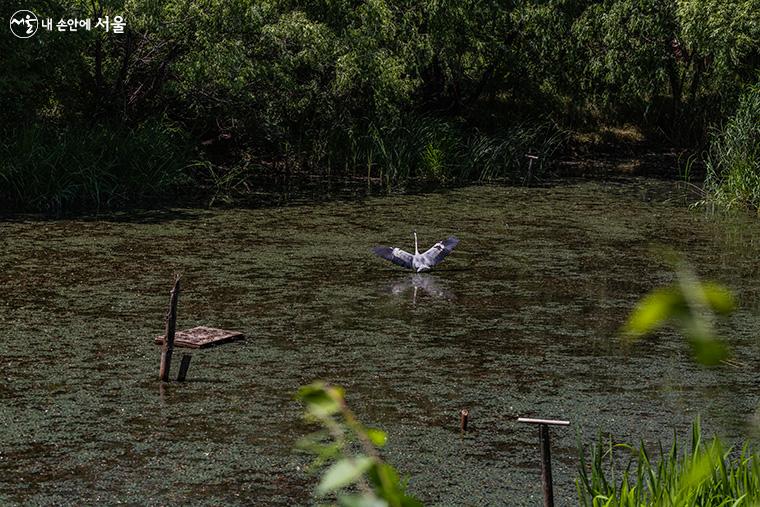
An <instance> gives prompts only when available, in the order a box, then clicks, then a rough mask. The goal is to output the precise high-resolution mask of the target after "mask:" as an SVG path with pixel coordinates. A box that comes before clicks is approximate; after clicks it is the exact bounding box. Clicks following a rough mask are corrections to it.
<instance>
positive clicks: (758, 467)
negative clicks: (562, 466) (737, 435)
mask: <svg viewBox="0 0 760 507" xmlns="http://www.w3.org/2000/svg"><path fill="white" fill-rule="evenodd" d="M621 454H622V455H623V456H622V457H621ZM587 456H588V458H587ZM657 456H658V458H653V457H652V455H650V453H649V451H647V449H646V447H645V446H644V445H643V444H641V445H640V446H639V448H638V449H635V448H634V447H632V446H630V445H627V444H613V443H612V442H611V441H608V442H604V441H603V440H602V439H601V438H599V439H598V440H597V443H596V444H594V445H593V446H592V447H591V449H590V450H587V449H586V448H585V447H583V446H581V449H580V469H579V476H578V478H577V479H576V486H577V490H578V499H579V503H580V505H582V506H584V507H618V506H621V507H622V506H637V507H638V506H658V507H669V506H672V507H692V506H693V507H719V506H721V507H722V506H731V507H740V506H755V505H760V456H758V454H757V453H756V452H754V451H752V450H751V448H750V446H749V444H748V443H745V444H744V446H743V447H742V448H741V449H740V450H738V451H737V450H734V449H730V448H728V449H727V448H725V447H724V446H723V444H722V443H721V442H720V440H718V439H715V438H714V439H712V440H710V441H704V440H703V436H702V429H701V426H700V423H699V420H697V421H695V422H694V423H693V425H692V435H691V444H690V446H689V447H687V448H682V446H681V444H680V443H679V442H678V440H677V439H676V438H674V440H673V444H672V445H671V447H670V448H669V450H668V451H665V450H664V449H663V447H662V444H661V443H660V444H658V446H657Z"/></svg>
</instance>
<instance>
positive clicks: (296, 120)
mask: <svg viewBox="0 0 760 507" xmlns="http://www.w3.org/2000/svg"><path fill="white" fill-rule="evenodd" d="M47 5H48V9H49V10H50V12H46V13H44V15H46V16H52V17H56V16H59V15H60V16H65V15H72V14H74V13H72V12H69V7H68V6H67V4H66V2H60V1H53V2H49V3H48V4H47ZM759 9H760V5H758V0H732V1H730V2H722V1H721V2H718V1H716V0H699V1H696V2H680V1H667V2H661V1H655V0H643V1H639V0H636V1H634V0H605V1H603V2H592V1H586V2H565V1H561V2H555V3H553V4H552V5H546V4H545V3H544V2H532V1H525V2H516V3H514V4H511V5H510V6H508V7H505V6H503V5H501V4H499V3H488V2H486V3H484V2H464V3H462V2H435V3H425V2H418V3H407V2H398V1H391V0H373V1H370V2H365V3H361V4H356V5H354V4H352V3H348V2H338V3H324V2H319V1H316V2H311V1H296V2H292V1H284V0H268V1H265V2H250V1H249V0H235V1H232V2H209V3H207V4H205V3H204V4H203V5H200V4H197V3H194V2H185V1H182V0H168V1H166V2H159V3H156V2H148V1H143V0H138V1H135V2H128V3H121V2H115V3H108V4H106V3H105V2H101V1H99V0H98V1H95V2H94V3H92V4H91V5H90V4H88V5H87V6H81V7H79V8H78V11H77V13H76V14H78V15H80V17H87V16H90V17H92V16H96V15H97V14H111V15H116V14H118V15H121V16H123V17H124V18H125V19H127V20H128V22H127V27H126V29H125V32H124V33H122V34H116V33H110V32H102V31H80V32H77V33H58V32H55V31H53V32H50V33H45V32H41V33H40V34H38V36H36V37H34V38H31V39H24V40H22V39H12V38H5V39H3V40H2V41H0V49H2V50H3V51H2V54H4V55H7V56H6V57H5V68H6V70H7V76H9V77H8V78H7V79H3V80H0V106H2V107H0V125H2V127H0V131H1V133H2V137H1V138H0V139H1V140H0V208H2V209H3V210H4V211H10V212H14V211H15V212H42V213H48V214H52V215H60V214H69V213H79V212H92V211H95V212H98V211H104V210H113V209H124V208H130V207H133V206H154V205H156V204H157V203H165V202H167V201H169V202H176V201H177V200H178V199H179V200H180V201H183V200H185V199H187V197H190V198H191V199H192V200H193V201H194V202H202V203H204V205H214V204H219V203H224V202H230V201H235V200H236V199H239V198H241V197H242V198H244V199H249V200H250V199H253V198H254V197H253V195H254V193H255V192H254V187H256V185H257V184H258V183H257V182H258V181H261V180H264V181H266V182H267V184H268V185H272V186H273V188H277V187H278V186H281V185H291V184H293V182H294V181H295V182H297V180H298V179H299V178H301V179H304V180H315V179H322V180H329V181H339V180H340V179H344V180H346V181H359V180H364V181H369V182H370V185H372V184H376V186H377V188H378V189H383V190H385V191H388V190H392V191H403V190H405V189H408V188H410V187H414V186H427V187H445V186H452V185H458V184H463V183H472V182H483V181H486V182H487V181H505V182H509V183H512V184H530V183H533V182H535V181H536V178H538V177H541V176H542V175H543V174H546V173H547V171H549V170H551V169H553V168H556V162H557V161H558V160H559V159H561V158H563V157H567V156H568V153H569V152H570V151H571V148H572V146H570V145H571V144H572V143H571V142H570V138H571V137H574V138H576V140H577V139H580V138H583V137H584V136H585V137H586V138H588V139H594V138H601V139H604V138H605V136H608V135H609V134H610V133H611V132H615V131H616V130H621V129H620V128H619V127H620V126H622V125H627V126H628V127H626V128H627V129H628V130H630V131H632V132H635V136H634V137H636V138H638V139H639V140H638V141H637V142H639V143H647V144H648V145H650V146H654V147H657V149H659V150H661V151H671V152H672V151H676V152H679V153H685V154H687V156H684V157H683V161H682V162H680V165H682V166H683V167H675V168H672V169H670V172H669V175H670V176H672V177H678V175H679V173H685V174H687V175H689V176H692V177H693V176H694V171H692V170H691V169H692V167H694V166H695V165H704V166H705V167H706V178H705V179H704V181H702V180H701V179H700V180H694V181H691V183H693V184H695V185H697V186H698V187H700V188H702V189H703V191H704V194H705V201H708V202H710V203H717V204H718V205H720V206H723V207H726V208H748V209H752V210H757V209H758V207H759V206H760V197H758V196H760V176H758V175H759V174H760V169H758V165H759V164H760V155H758V151H757V145H758V142H757V135H758V134H757V124H758V123H759V122H758V121H757V119H758V114H760V106H759V105H758V103H759V101H758V99H757V97H758V93H759V92H758V85H757V82H758V79H760V74H759V73H758V69H760V43H759V42H758V41H760V27H759V26H758V24H757V23H756V16H755V15H754V14H756V13H757V12H758V10H759ZM80 11H81V12H80ZM96 17H97V16H96ZM559 41H561V43H560V42H559ZM576 144H577V143H576ZM593 144H594V143H593V142H592V143H591V146H593ZM590 153H591V159H593V150H592V151H591V152H590ZM526 155H534V156H537V157H538V158H537V159H530V158H528V157H526ZM697 162H698V164H697Z"/></svg>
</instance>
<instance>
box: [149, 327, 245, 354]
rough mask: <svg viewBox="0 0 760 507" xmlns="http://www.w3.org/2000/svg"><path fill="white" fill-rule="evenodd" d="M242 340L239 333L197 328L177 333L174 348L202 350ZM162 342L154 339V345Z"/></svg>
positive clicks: (241, 334)
mask: <svg viewBox="0 0 760 507" xmlns="http://www.w3.org/2000/svg"><path fill="white" fill-rule="evenodd" d="M243 338H245V335H244V334H243V333H241V332H239V331H228V330H226V329H217V328H213V327H206V326H198V327H194V328H192V329H186V330H184V331H177V332H176V334H175V336H174V346H175V347H187V348H191V349H203V348H206V347H212V346H214V345H221V344H222V343H228V342H231V341H235V340H241V339H243ZM163 341H164V337H163V336H157V337H156V343H163Z"/></svg>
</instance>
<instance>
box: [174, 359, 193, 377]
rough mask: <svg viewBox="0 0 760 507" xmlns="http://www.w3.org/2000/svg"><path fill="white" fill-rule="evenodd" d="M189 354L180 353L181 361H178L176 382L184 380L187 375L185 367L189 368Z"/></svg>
mask: <svg viewBox="0 0 760 507" xmlns="http://www.w3.org/2000/svg"><path fill="white" fill-rule="evenodd" d="M192 358H193V356H192V355H191V354H182V362H180V363H179V373H177V382H184V381H185V377H187V369H188V368H190V360H191V359H192Z"/></svg>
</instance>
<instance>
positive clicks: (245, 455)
mask: <svg viewBox="0 0 760 507" xmlns="http://www.w3.org/2000/svg"><path fill="white" fill-rule="evenodd" d="M413 229H416V230H417V232H418V233H419V235H420V240H421V241H422V242H423V243H426V244H427V243H432V242H433V241H435V240H437V239H440V238H441V237H445V236H446V235H448V234H456V235H457V236H458V237H459V238H460V239H461V244H460V245H459V246H458V247H457V250H456V251H455V252H454V253H453V254H452V255H451V256H450V257H449V258H448V259H447V260H446V262H445V263H444V264H442V265H441V266H440V269H439V270H437V271H434V272H432V273H429V274H426V277H427V279H426V280H423V281H422V282H421V281H419V280H414V279H413V278H412V277H413V276H414V275H413V274H411V273H406V272H403V271H400V270H399V269H397V268H395V267H393V266H390V265H387V263H384V262H383V261H382V260H380V259H377V258H375V257H374V256H373V255H372V254H371V253H370V251H369V249H370V248H371V247H372V246H375V245H378V244H396V245H399V246H408V244H409V242H410V238H411V231H412V230H413ZM758 233H760V227H759V226H758V224H757V223H756V222H750V221H744V220H742V219H740V218H721V217H709V216H705V215H702V214H698V213H695V212H692V211H690V210H689V209H688V208H687V207H686V206H685V205H684V203H683V196H682V195H681V194H680V192H679V191H678V190H677V189H676V187H675V186H674V184H672V183H668V182H660V181H655V180H645V179H641V180H628V181H627V183H626V184H625V185H622V184H620V185H619V184H617V183H615V182H607V183H591V182H583V183H577V182H560V183H558V184H556V185H553V186H548V187H545V188H491V187H471V188H463V189H459V190H452V191H449V192H444V193H436V194H428V195H422V196H399V197H389V198H367V199H365V200H361V201H356V202H335V203H328V204H319V205H309V204H300V205H294V206H291V207H284V208H264V209H231V210H222V211H219V210H217V211H209V210H188V209H183V210H173V211H172V212H170V213H167V212H156V213H151V212H145V213H134V214H132V215H130V214H123V215H115V216H112V217H103V218H100V219H78V220H57V221H46V220H40V219H35V218H28V219H26V218H15V219H8V220H5V221H3V222H0V252H1V255H0V294H2V296H0V328H1V329H2V330H3V339H2V340H0V400H1V401H2V403H0V421H2V423H3V424H2V429H0V503H11V504H13V503H19V504H21V503H23V504H28V503H35V504H89V503H95V502H97V501H104V502H106V503H116V502H127V503H138V504H176V503H192V504H194V505H195V504H198V505H202V504H206V505H220V504H231V505H235V504H251V503H254V504H261V505H293V504H309V503H312V502H314V501H315V500H314V497H313V496H312V494H313V490H314V486H315V483H316V477H315V476H313V475H310V474H308V473H306V472H305V471H304V467H305V465H306V464H307V463H308V462H309V461H310V457H309V456H306V455H302V454H299V453H297V452H294V451H293V447H294V445H295V442H296V441H297V440H298V438H299V437H300V436H302V435H304V434H306V433H307V432H308V431H310V428H309V427H308V426H307V425H306V424H305V423H304V422H302V420H301V408H300V406H299V404H298V402H297V401H295V400H294V398H293V396H294V393H295V391H296V390H297V389H298V387H299V386H301V385H304V384H308V383H310V382H311V381H312V380H314V379H323V380H326V381H329V382H333V383H337V384H340V385H343V386H345V387H346V388H347V393H348V401H349V403H350V404H351V406H352V407H353V409H354V411H355V412H356V413H357V414H358V415H359V416H360V417H361V419H362V420H363V421H364V422H365V423H367V424H368V425H371V426H373V427H378V428H381V429H383V430H384V431H385V432H387V434H388V436H389V443H388V447H387V448H386V449H385V450H384V453H385V454H384V457H385V458H386V459H387V461H388V462H389V463H392V464H393V465H394V466H396V467H397V468H398V469H399V470H400V471H402V472H404V473H407V474H409V475H410V477H411V482H410V484H409V491H410V493H411V494H413V495H415V496H417V497H419V498H420V499H421V500H422V501H423V502H424V503H425V504H426V505H463V504H472V505H498V504H508V505H537V504H538V503H539V502H540V500H539V499H540V495H541V489H540V481H539V472H538V461H537V460H538V455H537V443H536V438H535V434H534V432H533V431H530V429H529V428H528V429H526V428H524V427H520V426H518V425H517V424H515V422H514V419H515V418H516V417H517V416H518V415H521V416H544V417H558V418H566V419H570V420H572V421H573V425H574V427H575V428H580V429H582V431H583V434H584V435H586V436H587V437H588V438H592V437H593V436H594V435H595V434H596V431H597V430H599V429H601V430H603V431H605V432H609V433H610V434H611V435H613V436H614V437H615V438H616V439H617V440H619V441H632V442H637V441H638V440H639V439H645V440H648V441H654V440H656V439H662V440H663V441H665V442H667V441H668V440H669V439H671V438H672V430H673V428H675V429H676V430H678V431H680V432H683V433H684V434H685V433H686V432H687V431H688V428H689V424H690V422H691V421H692V420H693V418H694V416H695V415H696V414H698V413H699V414H701V415H702V420H703V421H704V427H705V431H706V433H713V432H715V433H717V434H719V435H721V436H722V437H724V438H725V439H727V443H728V444H733V443H734V442H735V441H736V440H737V439H738V438H740V437H743V436H745V435H746V434H747V432H748V431H749V428H750V421H751V419H752V417H753V414H754V412H755V410H756V408H757V406H758V403H757V402H758V395H760V384H759V383H758V382H757V372H756V371H754V369H753V368H751V367H750V366H749V365H753V364H757V362H758V360H759V359H760V350H759V349H758V342H757V332H756V330H757V329H758V326H759V325H760V313H759V312H758V307H759V306H760V292H759V291H760V280H758V270H760V265H758V263H757V258H758V240H757V239H756V238H758V237H760V234H758ZM653 244H666V245H668V246H670V247H672V248H673V249H675V250H677V251H680V252H682V253H683V254H684V257H685V259H686V260H687V261H688V262H689V263H690V264H691V265H692V266H693V267H694V268H695V271H696V272H697V274H698V275H699V276H700V277H704V278H706V279H712V280H716V281H718V282H720V283H722V284H724V285H726V286H728V287H730V288H731V289H732V290H733V291H734V293H735V294H737V296H738V307H739V309H738V310H737V311H736V312H735V313H734V314H733V315H732V316H731V317H730V318H729V320H728V321H727V322H723V323H721V325H722V326H723V327H722V328H721V329H720V333H721V335H722V336H724V337H726V338H727V339H728V340H729V342H730V346H731V349H732V351H733V352H734V358H733V363H734V364H745V365H748V366H747V367H744V368H734V367H728V366H720V367H717V368H715V369H703V368H700V367H699V366H697V365H696V364H694V363H693V362H692V360H691V357H690V354H689V350H688V347H687V346H686V345H685V344H684V342H683V340H682V339H680V338H678V337H677V336H676V335H675V333H673V332H671V331H669V330H665V331H662V332H659V334H658V336H657V337H656V338H654V339H646V340H644V341H642V342H640V343H638V344H637V345H636V346H635V347H633V348H631V349H626V348H624V347H623V346H622V345H621V344H620V342H619V341H618V340H617V339H616V332H617V330H618V328H619V326H620V324H621V323H622V322H623V320H624V319H625V316H626V315H627V314H628V312H629V311H630V310H631V308H632V307H633V304H634V303H635V301H637V300H638V299H639V298H640V297H641V296H642V295H643V294H645V293H646V292H648V291H649V290H650V289H652V288H653V287H656V286H659V285H662V284H664V283H667V282H669V281H671V279H672V278H671V277H672V271H671V269H670V266H668V264H667V263H666V262H664V261H662V260H661V259H658V257H657V256H656V254H654V253H653V250H652V248H651V246H652V245H653ZM174 272H181V273H183V283H184V287H183V293H182V297H181V298H180V307H179V326H180V327H181V328H188V327H192V326H196V325H211V326H215V327H221V328H224V329H238V330H241V331H243V332H245V333H246V334H247V335H248V336H249V338H248V339H247V340H245V341H242V342H239V343H234V344H229V345H224V346H221V347H218V348H215V349H209V350H203V351H198V352H196V353H195V354H194V355H195V357H194V358H193V363H192V366H191V368H190V375H189V382H187V383H186V384H169V385H166V386H164V388H160V386H159V383H158V382H157V381H156V380H155V377H156V373H157V367H158V349H157V347H156V346H155V345H154V344H153V337H154V336H155V335H156V334H157V333H160V332H161V330H162V326H163V315H164V312H165V306H166V302H167V299H168V298H167V295H168V290H169V288H170V284H171V277H172V274H173V273H174ZM425 287H433V289H432V290H426V289H425ZM175 367H176V366H175ZM462 407H468V408H469V409H470V414H471V415H470V426H471V429H472V431H470V432H468V433H467V434H466V436H464V437H463V436H461V435H460V433H459V428H458V426H459V420H458V418H459V410H460V409H461V408H462ZM575 438H576V435H575V433H574V432H573V430H572V429H571V430H567V431H557V432H555V435H554V437H553V443H554V449H553V456H554V477H555V497H556V499H557V502H558V504H559V505H568V504H571V503H572V502H575V501H577V500H576V497H575V487H574V479H575V471H576V465H577V453H576V450H575Z"/></svg>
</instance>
